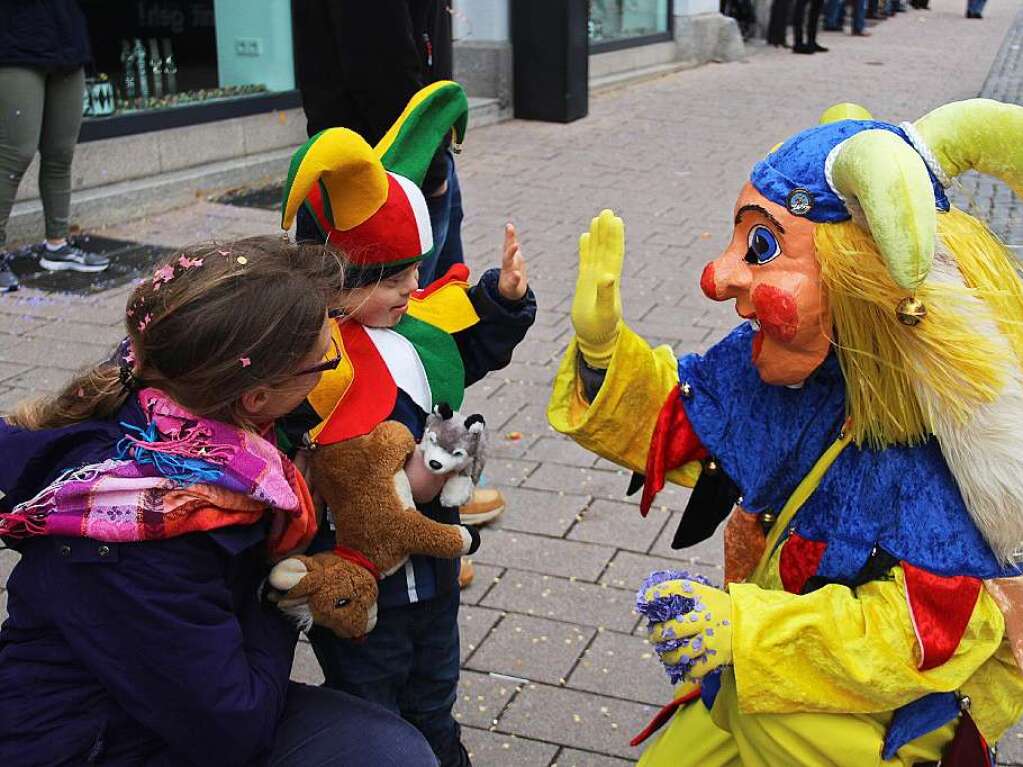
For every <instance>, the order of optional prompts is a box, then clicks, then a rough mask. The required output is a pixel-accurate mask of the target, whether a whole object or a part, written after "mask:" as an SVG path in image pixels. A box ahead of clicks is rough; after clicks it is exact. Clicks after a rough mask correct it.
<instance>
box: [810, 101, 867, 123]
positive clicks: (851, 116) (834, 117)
mask: <svg viewBox="0 0 1023 767" xmlns="http://www.w3.org/2000/svg"><path fill="white" fill-rule="evenodd" d="M873 119H874V116H873V115H872V114H870V112H868V111H867V109H866V107H861V106H860V105H859V104H853V103H852V102H849V101H845V102H843V103H841V104H835V105H834V106H830V107H828V108H827V109H825V110H824V114H822V115H821V119H820V124H821V125H827V124H828V123H837V122H838V121H839V120H873Z"/></svg>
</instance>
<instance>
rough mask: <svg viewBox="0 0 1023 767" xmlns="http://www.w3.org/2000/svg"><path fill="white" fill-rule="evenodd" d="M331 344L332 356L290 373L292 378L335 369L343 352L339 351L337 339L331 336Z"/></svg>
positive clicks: (342, 356)
mask: <svg viewBox="0 0 1023 767" xmlns="http://www.w3.org/2000/svg"><path fill="white" fill-rule="evenodd" d="M330 343H331V345H332V346H333V347H334V356H333V357H328V358H327V359H325V360H324V361H323V362H320V363H319V364H316V365H313V366H312V367H308V368H305V369H304V370H299V371H298V372H297V373H292V374H291V376H292V378H299V377H300V376H308V375H312V374H313V373H326V372H327V371H330V370H337V367H338V365H340V364H341V360H342V359H343V358H344V354H343V353H342V351H341V347H340V346H338V345H337V341H336V340H335V339H334V337H333V336H331V339H330Z"/></svg>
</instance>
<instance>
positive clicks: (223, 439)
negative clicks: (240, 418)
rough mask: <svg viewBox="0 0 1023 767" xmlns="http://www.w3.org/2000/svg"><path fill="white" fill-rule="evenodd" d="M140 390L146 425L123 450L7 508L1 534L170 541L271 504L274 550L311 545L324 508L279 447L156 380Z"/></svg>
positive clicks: (256, 513)
mask: <svg viewBox="0 0 1023 767" xmlns="http://www.w3.org/2000/svg"><path fill="white" fill-rule="evenodd" d="M138 399H139V404H140V405H141V407H142V411H143V412H144V413H145V415H146V418H147V423H146V425H145V427H144V428H140V427H138V426H133V425H131V424H127V423H123V424H122V426H124V428H125V429H126V430H127V433H126V434H125V437H124V439H123V440H121V442H120V444H119V445H118V449H117V454H116V455H115V456H114V457H112V458H109V459H107V460H105V461H102V462H100V463H94V464H90V465H88V466H82V467H79V468H76V469H73V470H71V471H68V472H66V473H64V474H63V475H62V476H60V477H58V478H57V479H56V480H55V481H54V482H52V483H51V484H50V485H49V486H48V487H46V488H44V489H43V490H42V491H41V492H39V493H38V494H37V495H36V496H35V497H34V498H31V499H29V500H27V501H25V502H24V503H21V504H19V505H18V506H16V507H15V508H14V509H13V511H12V512H11V513H10V514H0V535H4V536H10V537H12V538H19V537H24V536H30V535H66V536H74V537H83V538H92V539H94V540H99V541H107V542H116V543H121V542H129V541H150V540H162V539H166V538H173V537H175V536H179V535H184V534H186V533H193V532H200V531H208V530H215V529H217V528H221V527H228V526H230V525H243V524H255V523H257V522H259V521H260V520H261V519H262V518H263V516H264V514H266V513H267V512H269V513H270V514H271V515H272V524H271V531H270V541H269V548H270V553H271V556H272V557H273V558H275V559H277V558H281V557H284V556H287V555H288V554H289V553H292V552H294V551H297V550H302V549H304V548H305V546H306V545H307V544H308V543H309V541H310V540H311V539H312V537H313V535H314V534H315V532H316V513H315V510H314V508H313V504H312V500H311V498H310V496H309V490H308V488H307V487H306V484H305V482H304V480H303V479H302V475H301V474H300V473H299V472H298V471H297V470H296V469H295V467H294V465H293V464H292V463H291V462H290V461H289V460H288V459H287V458H285V457H284V456H283V455H282V454H281V452H280V451H279V450H278V449H277V448H276V447H274V446H273V445H272V444H270V442H268V441H267V440H265V439H263V438H262V437H260V436H258V435H256V434H253V433H251V432H247V431H244V430H242V429H239V428H237V427H234V426H230V425H228V424H225V423H221V422H218V421H213V420H210V419H206V418H201V417H199V416H195V415H193V414H191V413H189V412H188V411H186V410H185V409H183V408H182V407H180V406H179V405H177V404H176V403H174V402H172V401H171V400H170V399H169V398H168V397H167V396H166V395H165V394H164V393H163V392H161V391H159V390H157V389H143V390H142V391H141V392H139V394H138Z"/></svg>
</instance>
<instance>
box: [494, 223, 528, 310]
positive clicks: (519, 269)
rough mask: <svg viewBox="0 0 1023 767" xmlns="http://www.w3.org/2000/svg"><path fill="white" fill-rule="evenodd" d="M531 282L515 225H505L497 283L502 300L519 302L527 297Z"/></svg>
mask: <svg viewBox="0 0 1023 767" xmlns="http://www.w3.org/2000/svg"><path fill="white" fill-rule="evenodd" d="M528 287H529V281H528V279H527V277H526V259H524V258H523V257H522V253H521V251H520V250H519V238H518V237H517V236H516V235H515V225H514V224H505V225H504V255H503V256H502V258H501V277H500V279H498V281H497V290H498V292H499V293H500V294H501V297H502V298H505V299H507V300H508V301H518V300H519V299H521V298H522V297H523V296H524V295H526V289H527V288H528Z"/></svg>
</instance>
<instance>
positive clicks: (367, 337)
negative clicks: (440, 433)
mask: <svg viewBox="0 0 1023 767" xmlns="http://www.w3.org/2000/svg"><path fill="white" fill-rule="evenodd" d="M468 112H469V104H468V100H467V99H466V97H465V92H464V91H463V90H462V87H461V86H460V85H458V83H455V82H451V81H450V80H444V81H440V82H436V83H433V84H431V85H428V86H426V87H425V88H423V89H422V90H420V91H419V92H418V93H416V94H415V95H414V96H413V97H412V99H411V100H410V101H409V103H408V105H407V106H406V107H405V110H404V111H403V112H402V113H401V115H400V116H399V117H398V119H397V120H396V121H395V123H394V125H393V126H392V127H391V129H390V130H388V131H387V133H386V134H385V135H384V137H383V138H382V139H380V142H379V143H378V144H377V145H376V146H375V147H370V145H369V144H367V143H366V141H365V140H364V139H363V138H362V137H361V136H359V134H357V133H355V132H353V131H350V130H348V129H346V128H328V129H327V130H324V131H321V132H319V133H317V134H316V135H315V136H313V137H312V138H310V139H309V140H308V141H307V142H306V143H305V144H304V145H303V146H302V147H301V148H300V149H299V150H298V151H297V152H295V155H294V156H293V158H292V160H291V168H290V170H289V171H288V177H287V181H286V182H285V186H284V200H283V203H282V206H281V226H282V228H284V229H288V228H290V227H291V224H292V223H293V221H294V219H295V215H296V213H297V212H298V209H299V207H303V206H304V207H305V209H306V210H307V211H308V212H309V213H310V214H311V215H312V217H313V219H314V220H315V222H316V225H317V226H318V227H319V229H320V233H321V235H322V236H323V239H324V241H325V242H329V243H331V244H332V245H334V246H336V247H338V248H339V249H340V250H341V251H342V252H343V253H344V255H345V260H346V269H345V279H346V282H347V283H348V284H349V285H354V286H358V285H362V284H369V283H372V282H375V281H376V280H379V279H381V278H382V277H384V276H386V275H387V274H389V273H393V272H394V271H396V270H400V269H404V268H406V267H408V266H410V265H412V264H414V263H416V262H417V261H421V260H422V259H424V258H426V257H427V256H429V255H430V254H431V253H432V252H433V234H432V231H431V229H430V216H429V212H428V210H427V208H426V200H425V199H424V198H423V193H422V192H421V191H420V189H419V186H420V184H422V183H423V178H424V177H425V175H426V171H427V169H428V168H429V165H430V161H431V159H432V158H433V155H434V153H435V152H436V151H437V148H438V147H439V146H441V145H442V143H443V141H444V139H445V138H446V137H447V136H448V135H451V137H452V147H453V148H454V149H455V150H456V151H457V150H458V149H459V147H460V145H461V141H462V139H463V138H464V136H465V129H466V124H467V119H468ZM468 277H469V272H468V269H466V268H465V267H464V266H462V265H458V266H456V267H454V268H452V270H451V271H450V272H448V274H446V275H444V276H443V277H442V278H441V279H439V280H437V281H436V282H434V283H433V284H431V285H430V286H429V287H427V288H426V289H424V290H421V291H417V292H416V293H413V294H412V296H411V297H410V300H409V307H408V312H407V313H406V314H405V315H404V316H403V317H402V318H401V320H400V322H398V324H397V325H396V326H395V327H393V328H389V329H384V328H367V327H363V326H362V325H360V324H359V323H358V322H347V321H338V322H337V323H335V326H334V328H333V337H334V342H335V343H336V344H337V345H338V347H339V348H340V349H341V352H342V362H341V364H340V366H339V367H338V368H337V369H336V370H333V371H328V372H327V373H325V374H324V375H323V377H322V378H321V380H320V383H319V385H318V386H317V387H316V389H315V390H314V391H313V392H312V393H311V394H310V395H309V404H310V405H311V406H312V407H313V409H314V410H315V411H316V413H317V415H318V416H319V418H320V419H321V421H320V423H319V425H318V426H316V428H314V429H312V430H311V431H310V433H309V437H310V438H311V439H313V440H314V441H315V442H317V443H320V444H331V443H335V442H340V441H342V440H345V439H349V438H352V437H358V436H362V435H365V434H369V433H370V432H371V431H372V430H373V428H374V427H375V426H376V425H377V424H378V423H380V422H381V421H383V420H384V419H386V418H387V417H388V416H389V415H390V413H391V412H392V411H393V409H394V404H395V400H396V398H397V392H398V387H399V386H400V387H401V389H402V390H403V391H405V392H407V393H408V394H409V396H411V397H412V398H413V399H414V400H415V402H416V404H417V405H419V407H421V408H422V409H423V410H424V411H425V412H427V413H429V412H432V410H433V406H434V405H435V404H437V403H439V402H446V403H448V404H449V405H450V406H451V407H452V408H458V407H459V406H460V405H461V403H462V398H463V396H464V394H465V371H464V367H463V364H462V358H461V355H460V354H459V352H458V347H457V345H456V343H455V341H454V339H453V338H452V337H451V334H452V333H456V332H458V331H460V330H464V329H465V328H468V327H471V326H472V325H474V324H476V323H477V322H479V315H477V313H476V311H475V309H473V306H472V303H471V302H470V300H469V298H468V295H467V293H466V291H467V290H468V287H469V285H468Z"/></svg>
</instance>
